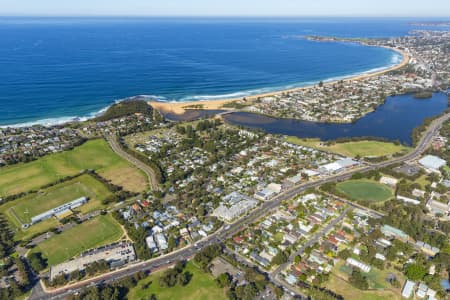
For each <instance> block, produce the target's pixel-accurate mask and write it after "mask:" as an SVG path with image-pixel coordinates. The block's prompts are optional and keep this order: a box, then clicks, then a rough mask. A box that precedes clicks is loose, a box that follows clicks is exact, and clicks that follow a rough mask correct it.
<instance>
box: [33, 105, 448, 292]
mask: <svg viewBox="0 0 450 300" xmlns="http://www.w3.org/2000/svg"><path fill="white" fill-rule="evenodd" d="M449 118H450V113H447V114H445V115H443V116H441V117H439V118H437V119H435V120H434V121H433V122H432V123H431V124H430V125H429V126H428V128H427V130H426V131H425V133H424V134H423V136H422V138H421V139H420V141H419V143H418V145H417V147H416V148H415V149H414V150H413V151H412V152H410V153H408V154H407V155H405V156H402V157H398V158H393V159H391V160H388V161H385V162H381V163H378V164H373V165H370V166H365V167H362V168H358V169H354V170H351V171H349V172H347V173H344V174H338V175H334V176H330V177H328V178H325V179H320V180H316V181H311V182H307V183H303V184H300V185H297V186H295V187H293V188H291V189H289V190H287V191H285V192H283V193H281V194H279V195H278V196H276V197H274V198H273V199H272V200H270V201H267V202H264V203H263V204H262V205H261V206H259V207H258V208H256V209H255V210H253V211H252V212H250V213H249V214H247V215H246V216H244V217H242V218H240V219H239V220H237V221H235V222H234V223H232V224H229V225H228V226H226V227H223V228H221V229H219V230H218V231H216V232H215V233H213V234H212V235H210V236H208V237H206V238H205V239H203V240H201V241H199V242H197V243H195V244H193V245H190V246H188V247H185V248H183V249H180V250H178V251H176V252H172V253H170V254H167V255H164V256H163V257H158V258H154V259H151V260H147V261H143V262H139V263H136V264H133V265H130V266H128V267H126V268H124V269H120V270H117V271H113V272H110V273H107V274H104V275H102V276H99V277H96V278H93V279H90V280H85V281H82V282H78V283H76V284H72V285H70V286H66V287H64V288H59V289H56V290H53V291H45V290H44V289H43V287H42V286H41V284H37V285H36V286H35V288H34V289H33V291H32V294H31V295H30V298H29V299H31V300H36V299H63V298H64V297H66V296H68V295H69V294H72V293H75V292H77V291H79V290H81V289H82V288H84V287H87V286H92V285H96V284H104V283H111V282H113V281H115V280H117V279H120V278H123V277H125V276H129V275H132V274H134V273H136V272H139V271H154V270H157V269H161V268H166V267H168V266H170V265H172V264H174V262H176V261H178V260H186V259H189V258H191V257H193V256H194V255H195V254H196V253H197V252H199V251H200V250H201V249H202V248H204V247H205V246H208V245H211V244H215V243H222V242H223V241H224V240H225V239H227V238H229V237H232V236H233V235H234V234H236V233H237V232H239V231H240V230H241V229H242V228H243V227H244V226H245V225H247V224H250V223H253V222H254V221H256V220H258V219H259V218H260V217H262V216H264V215H266V214H267V213H269V212H270V211H271V210H273V209H275V208H276V207H278V206H279V205H280V203H281V202H282V201H284V200H288V199H291V198H292V197H294V196H295V195H297V194H299V193H301V192H303V191H305V190H306V189H308V188H315V187H319V186H320V185H322V184H324V183H328V182H335V181H341V180H345V179H348V178H350V177H351V176H352V175H353V174H355V173H357V172H366V171H370V170H375V169H379V168H384V167H386V166H389V165H392V164H397V163H401V162H406V161H410V160H413V159H416V158H418V157H419V156H420V155H421V154H422V153H423V152H424V151H425V150H426V149H427V148H428V146H429V145H430V143H431V141H432V139H433V136H435V135H436V133H437V132H438V131H439V129H440V127H441V126H442V124H443V123H444V122H445V121H447V120H448V119H449ZM108 141H109V140H108ZM110 143H111V142H110ZM113 145H114V146H113ZM116 146H117V141H116V142H115V143H114V141H113V142H112V145H111V147H116ZM118 149H120V147H118ZM113 150H114V148H113ZM117 153H118V154H119V153H124V154H126V155H128V154H127V153H125V152H123V150H121V149H120V150H119V152H117ZM119 155H120V154H119ZM121 156H122V155H121ZM123 157H124V158H125V156H123ZM130 159H131V160H132V161H135V163H136V164H139V165H140V164H143V163H142V162H140V161H136V159H135V158H133V157H131V156H130ZM127 160H128V159H127ZM143 167H144V168H147V167H148V166H147V167H146V166H145V165H144V166H143ZM273 277H275V276H271V279H272V280H274V281H275V283H277V284H279V285H283V286H284V287H285V288H286V289H288V290H290V291H291V292H293V290H292V289H291V288H289V287H288V286H287V284H285V283H284V282H282V281H280V280H278V279H277V278H273ZM297 295H299V294H298V293H297ZM299 296H301V295H299Z"/></svg>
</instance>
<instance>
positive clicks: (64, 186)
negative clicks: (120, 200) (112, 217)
mask: <svg viewBox="0 0 450 300" xmlns="http://www.w3.org/2000/svg"><path fill="white" fill-rule="evenodd" d="M111 194H112V193H111V192H110V191H109V190H108V189H107V188H106V186H105V185H103V183H101V182H99V181H98V180H96V179H95V178H93V177H92V176H90V175H88V174H84V175H81V176H79V177H76V178H74V179H72V180H69V181H66V182H63V183H61V184H57V185H55V186H52V187H50V188H47V189H44V190H42V191H39V192H37V193H33V194H29V195H26V196H25V197H22V198H20V199H18V200H15V201H11V202H8V203H6V204H5V205H3V206H1V207H0V212H1V211H5V210H8V215H13V216H14V217H17V218H18V219H19V221H20V222H21V223H22V224H24V223H30V222H31V218H32V217H34V216H36V215H38V214H41V213H43V212H45V211H48V210H50V209H52V208H55V207H58V206H60V205H62V204H65V203H68V202H70V201H73V200H75V199H78V198H80V197H86V198H89V201H88V203H86V204H84V205H83V206H80V207H79V208H77V210H79V211H81V212H88V211H92V210H94V209H99V208H103V205H102V203H101V201H102V200H103V199H105V198H106V197H108V196H110V195H111Z"/></svg>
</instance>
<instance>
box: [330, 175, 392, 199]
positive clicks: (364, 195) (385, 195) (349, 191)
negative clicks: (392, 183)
mask: <svg viewBox="0 0 450 300" xmlns="http://www.w3.org/2000/svg"><path fill="white" fill-rule="evenodd" d="M336 188H337V189H338V190H339V191H340V192H342V193H344V194H346V195H347V196H348V197H349V198H350V199H352V200H356V201H358V200H359V201H372V202H383V201H386V200H389V199H390V198H391V197H393V196H394V192H393V190H392V189H390V188H389V187H387V186H385V185H383V184H380V183H378V182H376V181H372V180H366V179H360V180H348V181H344V182H341V183H338V184H337V186H336Z"/></svg>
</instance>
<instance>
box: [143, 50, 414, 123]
mask: <svg viewBox="0 0 450 300" xmlns="http://www.w3.org/2000/svg"><path fill="white" fill-rule="evenodd" d="M372 47H373V46H372ZM378 47H382V48H386V49H389V50H392V51H395V52H397V53H398V54H400V55H401V56H402V61H401V62H400V63H398V64H395V65H392V66H389V67H386V68H384V69H382V70H377V71H374V72H368V73H360V74H357V75H351V76H349V77H347V78H346V77H343V78H342V79H334V80H331V81H324V85H333V84H335V83H337V82H339V81H341V80H342V81H344V82H349V81H359V80H364V79H367V78H372V77H376V76H381V75H383V74H386V73H388V72H391V71H395V70H398V69H400V68H403V67H404V66H406V65H407V64H408V63H409V61H410V56H409V55H408V53H406V51H404V50H401V49H397V48H394V47H388V46H378ZM314 86H315V85H308V86H304V87H297V88H291V89H284V90H277V91H273V92H267V93H260V94H254V95H249V96H245V97H238V98H227V99H214V100H198V101H186V102H175V101H174V102H162V101H156V100H152V101H148V104H149V105H151V106H152V107H153V108H154V109H156V110H158V111H159V112H161V113H163V114H167V113H171V114H175V115H182V114H184V113H185V112H186V111H187V110H190V109H202V110H219V109H221V110H234V109H233V108H227V107H223V105H225V104H227V103H231V102H236V101H239V102H241V103H244V100H243V99H244V98H245V102H247V104H251V102H252V101H253V100H256V99H258V98H261V97H271V96H278V95H281V94H283V93H292V92H297V91H302V90H308V89H311V88H313V87H314ZM189 106H191V107H189Z"/></svg>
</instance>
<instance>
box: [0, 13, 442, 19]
mask: <svg viewBox="0 0 450 300" xmlns="http://www.w3.org/2000/svg"><path fill="white" fill-rule="evenodd" d="M5 17H7V18H14V17H16V18H19V17H20V18H28V17H30V18H87V17H89V18H255V19H256V18H290V19H292V18H385V19H389V18H433V19H436V18H448V19H449V21H450V15H370V14H367V15H364V14H361V15H340V14H339V15H325V14H324V15H320V14H318V15H312V14H311V15H150V14H149V15H145V14H126V15H120V14H61V15H57V14H47V15H45V14H0V18H5Z"/></svg>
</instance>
